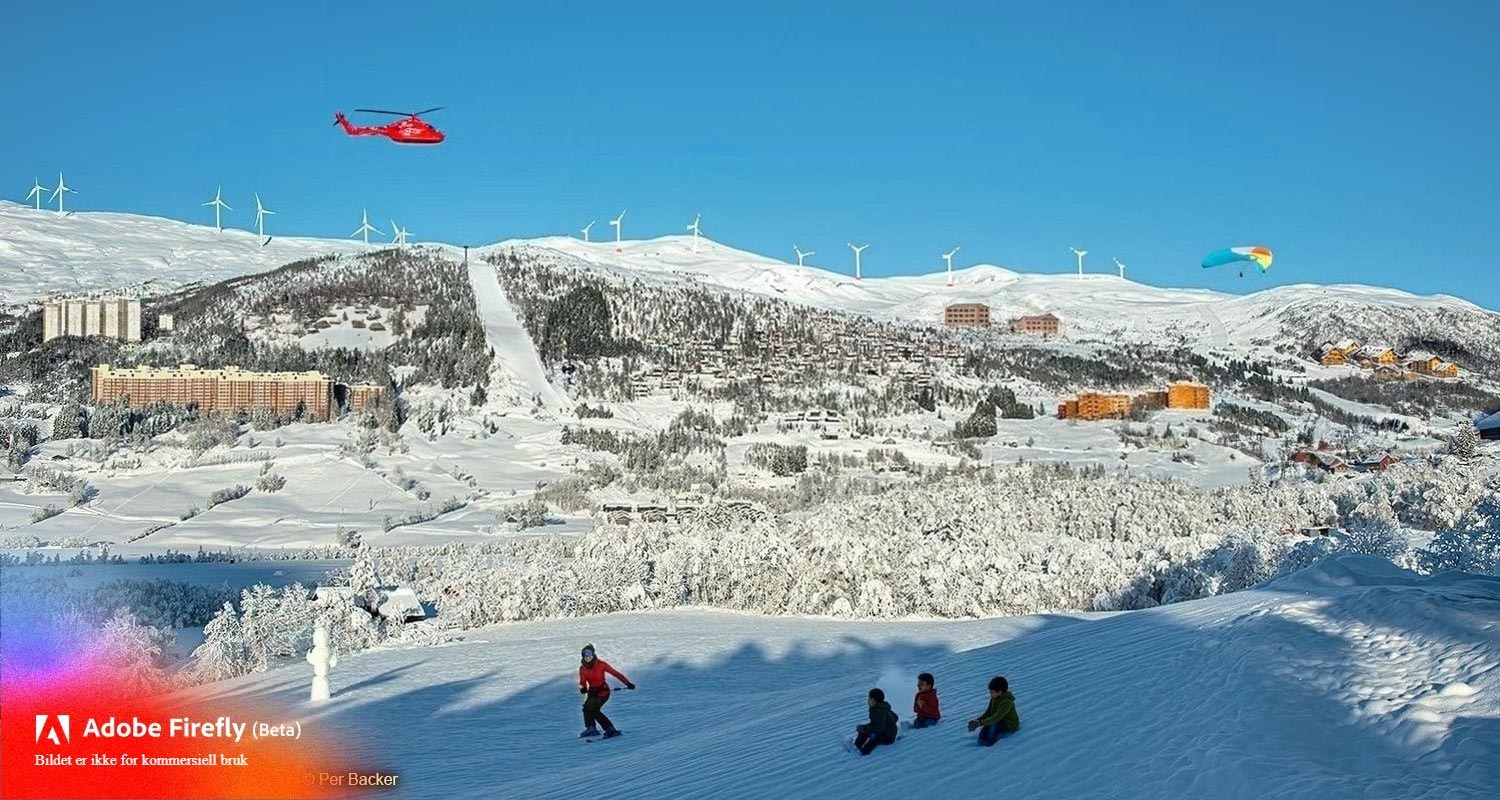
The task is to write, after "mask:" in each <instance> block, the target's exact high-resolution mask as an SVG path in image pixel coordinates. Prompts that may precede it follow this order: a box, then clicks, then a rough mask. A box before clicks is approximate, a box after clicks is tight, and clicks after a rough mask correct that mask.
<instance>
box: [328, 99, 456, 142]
mask: <svg viewBox="0 0 1500 800" xmlns="http://www.w3.org/2000/svg"><path fill="white" fill-rule="evenodd" d="M354 110H355V111H357V112H360V113H364V114H390V115H392V116H397V117H406V119H401V120H397V121H395V122H392V123H391V124H389V125H370V126H362V125H350V124H349V120H348V118H347V117H345V116H344V112H342V111H335V112H333V124H335V125H343V126H344V133H347V134H349V135H350V136H388V137H390V140H391V141H393V142H399V143H401V144H437V143H439V142H441V141H443V139H444V138H445V137H444V136H443V132H442V131H440V130H438V129H437V128H434V127H432V126H431V125H428V124H427V123H425V122H423V121H422V120H420V119H418V117H419V116H421V115H423V114H431V113H432V112H434V111H442V110H443V106H438V107H437V108H429V109H427V110H426V111H417V112H415V113H413V112H410V111H381V110H379V109H376V108H356V109H354Z"/></svg>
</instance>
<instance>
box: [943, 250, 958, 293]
mask: <svg viewBox="0 0 1500 800" xmlns="http://www.w3.org/2000/svg"><path fill="white" fill-rule="evenodd" d="M957 252H958V247H957V246H954V248H953V249H952V250H949V251H948V252H946V253H944V254H943V261H946V262H947V263H948V285H949V286H952V285H953V255H954V254H955V253H957Z"/></svg>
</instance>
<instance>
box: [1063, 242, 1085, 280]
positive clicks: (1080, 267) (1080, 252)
mask: <svg viewBox="0 0 1500 800" xmlns="http://www.w3.org/2000/svg"><path fill="white" fill-rule="evenodd" d="M1068 249H1069V250H1072V251H1073V255H1075V256H1078V279H1079V280H1083V257H1084V256H1086V255H1088V254H1089V251H1087V250H1079V249H1078V248H1076V247H1069V248H1068Z"/></svg>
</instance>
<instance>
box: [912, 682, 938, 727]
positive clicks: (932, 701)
mask: <svg viewBox="0 0 1500 800" xmlns="http://www.w3.org/2000/svg"><path fill="white" fill-rule="evenodd" d="M911 710H912V713H914V714H915V715H916V719H915V720H913V721H912V723H911V726H912V727H913V728H925V727H927V726H928V725H936V724H937V721H938V720H939V719H942V716H943V715H942V713H941V712H939V711H938V696H937V689H934V688H933V686H932V673H931V672H924V673H922V674H921V675H918V676H917V696H916V698H915V699H913V700H912V703H911Z"/></svg>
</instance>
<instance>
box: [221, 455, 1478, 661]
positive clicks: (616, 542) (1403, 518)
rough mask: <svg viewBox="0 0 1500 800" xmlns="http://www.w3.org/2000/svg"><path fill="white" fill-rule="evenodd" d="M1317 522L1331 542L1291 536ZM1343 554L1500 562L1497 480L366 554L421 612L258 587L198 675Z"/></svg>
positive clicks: (732, 515) (1031, 504)
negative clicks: (342, 655)
mask: <svg viewBox="0 0 1500 800" xmlns="http://www.w3.org/2000/svg"><path fill="white" fill-rule="evenodd" d="M852 520H858V521H859V522H858V524H857V525H852V524H851V521H852ZM1324 525H1332V526H1335V528H1334V532H1333V534H1332V535H1327V536H1320V535H1305V534H1303V533H1302V531H1303V530H1304V529H1307V528H1312V527H1316V526H1324ZM1429 534H1432V535H1431V536H1430V541H1428V539H1429ZM1339 552H1358V553H1366V554H1374V555H1381V556H1384V557H1387V558H1390V559H1392V560H1394V561H1396V562H1397V563H1400V564H1401V565H1403V566H1407V567H1410V568H1414V569H1419V570H1425V571H1439V570H1444V569H1454V568H1463V569H1468V570H1473V571H1480V572H1493V571H1494V570H1495V569H1496V566H1497V561H1500V481H1497V480H1495V479H1493V478H1491V479H1488V480H1486V479H1485V478H1483V477H1482V475H1481V474H1480V473H1479V472H1478V471H1477V470H1474V469H1472V468H1471V467H1470V466H1469V465H1466V464H1464V463H1462V462H1460V461H1459V460H1457V459H1449V460H1447V461H1444V462H1442V463H1438V464H1428V463H1418V464H1414V465H1412V466H1409V467H1404V468H1398V469H1393V470H1391V471H1389V472H1386V473H1383V474H1381V475H1379V476H1376V477H1375V478H1374V479H1373V480H1369V481H1363V482H1349V481H1341V480H1329V481H1302V480H1287V481H1278V482H1273V483H1269V484H1261V485H1256V486H1242V487H1235V488H1228V489H1218V490H1212V491H1208V490H1202V489H1198V488H1195V487H1192V486H1189V485H1187V484H1183V483H1179V482H1172V481H1164V480H1154V479H1149V478H1141V477H1137V476H1134V475H1130V474H1128V473H1109V472H1104V473H1099V472H1090V473H1088V474H1082V475H1081V474H1076V473H1072V472H1071V471H1067V470H1062V469H1058V468H1054V467H1048V466H1026V467H1018V468H1014V469H1009V470H1006V471H1004V472H1003V473H1001V474H999V475H998V476H996V479H995V480H993V481H991V482H983V483H981V482H978V481H975V480H972V479H971V478H962V477H955V478H953V479H951V480H948V481H946V482H943V483H939V484H934V485H928V486H924V487H904V488H896V489H893V490H891V491H887V492H885V493H882V494H879V495H875V496H869V497H857V498H852V499H849V500H845V501H839V502H835V503H829V504H826V505H824V506H822V507H820V508H817V509H815V510H813V511H811V512H808V513H805V514H798V515H769V514H764V513H756V512H754V511H750V512H746V511H744V510H741V509H736V508H734V507H730V506H710V507H708V508H706V509H704V510H703V511H701V512H699V513H698V514H697V515H693V516H689V517H687V518H686V519H685V520H684V521H682V522H681V523H680V524H666V523H632V524H630V525H626V526H616V525H604V526H601V527H599V528H596V529H595V530H593V531H591V532H590V533H588V534H586V535H584V536H583V537H581V538H576V539H575V538H567V537H539V538H533V539H525V540H515V541H510V542H505V543H492V544H486V545H482V546H480V545H458V544H455V545H449V546H446V547H443V548H439V549H425V548H368V547H367V548H361V549H360V551H359V555H358V558H357V560H356V562H355V564H354V566H353V567H352V568H351V569H350V570H349V573H348V583H349V585H350V586H352V587H354V588H355V590H356V591H357V592H359V593H364V592H367V591H369V590H371V589H373V588H374V587H376V586H382V585H404V586H410V587H412V588H413V589H414V590H415V591H416V592H417V594H418V596H419V597H420V598H422V599H423V600H424V601H425V602H430V603H431V604H432V605H433V606H434V607H435V609H436V611H437V615H436V617H435V618H434V619H431V620H427V621H423V622H420V623H414V624H402V623H396V622H392V621H388V620H379V619H375V618H372V617H371V616H370V615H368V614H365V613H364V612H352V613H351V612H350V611H349V609H348V608H347V606H339V605H338V604H336V603H335V604H330V603H329V601H328V600H327V599H326V598H325V599H323V600H314V599H309V597H308V593H307V591H306V590H305V589H304V588H303V587H300V586H298V587H289V588H286V589H282V590H279V591H278V590H273V589H270V588H268V587H256V588H254V589H251V590H246V591H245V592H244V593H243V594H242V596H241V598H240V601H239V603H238V605H237V606H236V604H233V603H226V604H225V605H224V606H223V608H222V609H221V610H220V611H219V613H218V614H217V615H216V616H215V618H214V619H213V621H212V622H211V623H210V624H209V625H208V628H207V630H206V638H205V641H204V643H203V645H202V646H201V647H200V648H199V649H198V651H197V652H196V653H195V662H196V666H195V672H194V674H195V675H196V676H197V677H198V678H199V679H213V678H217V677H224V676H228V675H233V674H240V673H242V672H245V671H248V670H253V669H258V668H262V667H263V666H264V665H265V664H267V663H270V661H271V660H273V659H274V658H276V657H279V656H288V655H293V654H295V653H297V652H299V648H300V647H303V646H305V642H306V637H307V636H308V635H309V632H310V630H311V626H312V624H313V623H314V621H315V620H316V619H319V618H322V619H325V620H327V621H328V623H329V624H331V625H332V626H333V628H334V639H335V642H336V645H337V646H338V647H340V648H342V649H345V650H357V649H361V648H363V647H367V646H370V645H372V644H374V643H378V642H381V641H387V640H396V641H423V640H431V639H434V638H441V637H442V636H443V635H444V632H445V631H453V630H462V629H468V628H473V627H477V626H481V625H486V624H490V623H495V622H505V621H514V620H526V619H544V618H551V617H560V616H574V615H582V614H597V613H606V612H612V611H623V610H636V609H657V608H672V607H680V606H691V605H703V606H713V607H719V608H731V609H739V610H745V611H754V612H758V613H766V614H807V615H827V616H835V617H860V618H894V617H904V616H924V617H928V616H932V617H977V616H991V615H1009V614H1026V613H1035V612H1043V611H1081V610H1114V609H1134V608H1144V607H1150V606H1155V605H1158V604H1164V603H1172V602H1178V601H1182V600H1191V599H1195V598H1200V597H1205V596H1210V595H1215V594H1221V593H1224V592H1230V591H1236V590H1239V589H1243V588H1246V587H1248V586H1251V585H1253V584H1255V583H1258V582H1260V581H1264V580H1266V579H1269V578H1271V577H1274V576H1275V575H1277V574H1280V573H1284V572H1287V571H1291V570H1295V569H1298V568H1301V567H1303V566H1307V565H1309V564H1311V563H1313V562H1315V561H1316V560H1318V559H1320V558H1322V557H1325V556H1327V555H1332V554H1335V553H1339Z"/></svg>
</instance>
